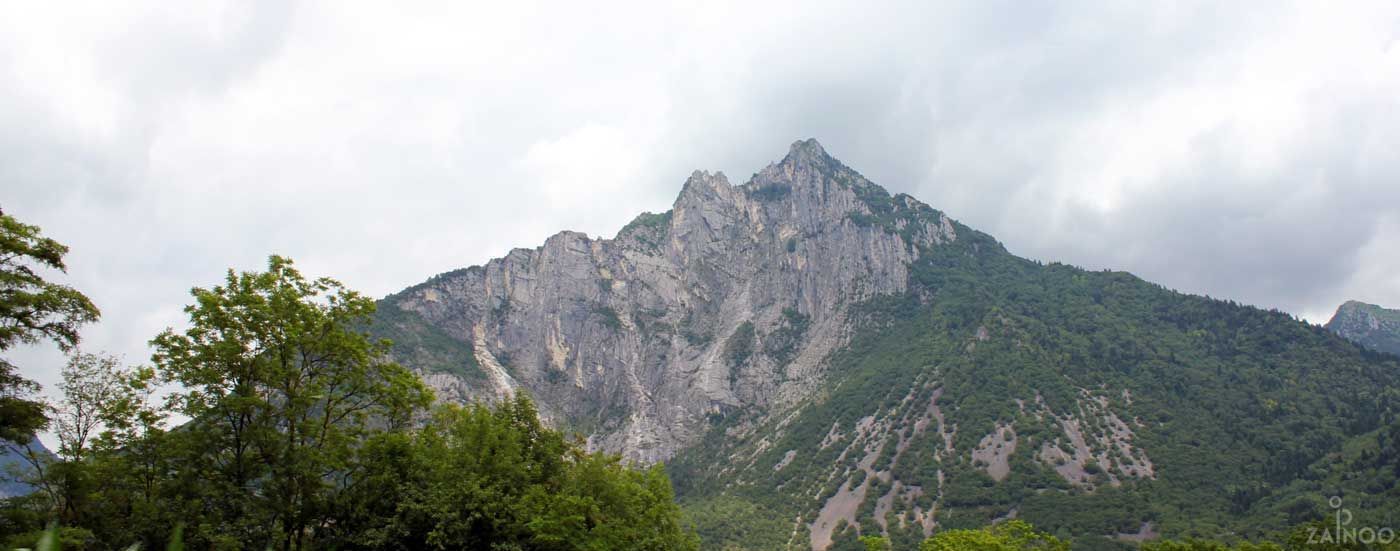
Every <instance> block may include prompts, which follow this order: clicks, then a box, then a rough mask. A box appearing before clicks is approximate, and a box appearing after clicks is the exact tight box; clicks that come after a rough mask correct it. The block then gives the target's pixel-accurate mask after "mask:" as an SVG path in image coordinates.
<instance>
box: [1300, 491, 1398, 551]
mask: <svg viewBox="0 0 1400 551" xmlns="http://www.w3.org/2000/svg"><path fill="white" fill-rule="evenodd" d="M1327 505H1329V506H1331V507H1332V509H1334V512H1333V514H1334V515H1335V517H1336V519H1337V522H1336V525H1334V526H1329V527H1326V528H1318V527H1311V528H1308V544H1309V545H1321V544H1324V543H1361V544H1366V545H1370V544H1373V543H1378V544H1381V545H1386V544H1389V543H1391V542H1394V541H1395V530H1394V529H1392V528H1390V527H1389V526H1383V527H1380V528H1376V527H1374V526H1362V527H1349V526H1350V525H1351V521H1352V520H1353V518H1352V514H1351V511H1350V510H1347V509H1343V508H1342V496H1332V497H1331V498H1329V499H1328V500H1327Z"/></svg>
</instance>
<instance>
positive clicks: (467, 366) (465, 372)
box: [368, 299, 486, 381]
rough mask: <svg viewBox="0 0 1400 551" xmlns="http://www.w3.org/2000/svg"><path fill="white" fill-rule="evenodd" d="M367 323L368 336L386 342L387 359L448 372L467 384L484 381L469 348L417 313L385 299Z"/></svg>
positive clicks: (483, 373)
mask: <svg viewBox="0 0 1400 551" xmlns="http://www.w3.org/2000/svg"><path fill="white" fill-rule="evenodd" d="M371 320H372V321H371V323H370V324H369V326H368V332H369V334H370V336H371V337H373V338H374V339H375V340H387V341H389V342H390V343H391V345H390V347H389V356H390V357H391V358H394V359H395V360H396V361H398V362H399V363H402V364H404V365H412V366H414V367H415V368H418V369H424V370H428V371H436V372H440V373H451V374H453V375H457V376H459V377H462V378H463V379H466V380H468V381H480V380H485V378H486V374H485V372H484V371H482V370H481V364H480V363H478V362H477V359H476V352H475V351H474V350H473V349H472V347H471V345H470V344H469V343H466V342H463V341H461V340H459V339H456V338H453V337H452V336H451V335H448V334H447V332H446V331H443V330H442V328H440V327H438V326H436V325H433V324H431V323H428V322H427V321H426V320H424V319H423V317H422V316H421V315H419V314H418V313H417V312H415V311H413V310H409V309H405V308H402V307H400V306H399V305H398V304H397V303H396V302H394V301H393V300H392V299H385V300H381V301H379V303H378V304H377V305H376V308H375V310H374V314H373V316H372V318H371Z"/></svg>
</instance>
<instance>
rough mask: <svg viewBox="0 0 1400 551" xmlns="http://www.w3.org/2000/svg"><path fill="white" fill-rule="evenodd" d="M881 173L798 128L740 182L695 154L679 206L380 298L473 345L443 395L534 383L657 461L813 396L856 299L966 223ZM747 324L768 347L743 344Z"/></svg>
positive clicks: (605, 443) (549, 402) (889, 289)
mask: <svg viewBox="0 0 1400 551" xmlns="http://www.w3.org/2000/svg"><path fill="white" fill-rule="evenodd" d="M857 184H858V185H857ZM873 189H875V186H874V185H873V184H869V183H868V182H866V181H865V180H864V178H863V177H861V176H860V175H859V174H857V173H855V172H854V171H852V170H850V169H849V168H846V167H845V166H843V165H841V164H840V163H839V162H837V161H835V160H834V159H832V158H831V157H830V156H829V155H827V153H826V151H825V150H824V149H823V148H822V147H821V145H820V144H818V143H817V142H816V141H815V140H810V139H809V140H801V141H798V142H796V143H794V144H793V145H792V147H791V149H790V151H789V152H788V154H787V156H786V157H785V158H784V159H783V160H782V161H779V162H777V163H773V164H770V165H769V166H768V167H767V168H765V169H764V170H762V171H761V172H760V173H759V174H757V175H755V177H754V178H753V179H751V180H750V181H749V182H747V183H746V184H744V185H741V186H734V185H731V184H730V183H729V181H728V179H727V178H726V177H725V175H724V174H723V173H721V172H709V171H704V170H697V171H694V172H693V173H691V174H690V176H689V178H687V179H686V181H685V183H684V185H683V186H682V188H681V191H680V193H679V194H678V196H677V198H676V201H675V203H674V205H673V207H672V209H671V210H670V211H667V212H665V213H661V214H642V215H640V216H638V217H637V218H635V219H634V220H633V221H632V222H630V223H629V224H628V225H627V226H626V227H624V228H623V229H622V230H621V231H619V232H618V235H617V238H616V239H612V240H590V239H588V238H587V237H586V236H584V235H582V234H576V233H570V232H563V233H560V234H557V235H555V236H552V237H551V238H549V239H548V240H546V241H545V243H544V245H543V246H542V247H540V248H537V249H516V250H514V251H512V252H511V254H510V255H507V256H506V257H504V258H499V259H494V260H491V261H489V262H487V263H486V265H485V266H484V267H483V268H482V269H479V270H465V271H457V272H451V273H449V274H447V275H445V276H444V277H440V278H436V279H434V280H432V281H430V282H428V283H426V284H422V285H418V286H415V287H412V288H410V289H408V290H406V291H404V292H402V293H399V294H397V295H394V296H393V297H391V302H392V304H389V305H386V306H385V308H386V309H389V308H394V309H398V310H402V311H408V312H411V313H413V314H415V315H417V316H418V317H421V318H422V319H423V320H424V321H425V323H426V324H427V325H431V326H433V327H437V328H440V329H441V330H442V331H443V332H445V333H446V334H448V335H452V336H453V338H454V339H455V340H456V341H457V342H458V343H459V344H460V345H462V346H465V347H469V348H471V350H472V356H473V357H474V358H475V359H476V360H477V361H476V363H475V364H474V365H473V366H471V367H472V369H471V372H473V373H475V374H476V375H475V376H474V377H475V379H474V380H466V379H464V378H462V377H455V378H454V377H436V378H432V379H431V380H432V381H433V382H434V383H435V384H437V385H438V386H439V391H440V394H442V395H444V396H455V397H456V398H457V399H473V398H482V397H485V398H491V397H494V396H505V395H509V394H511V393H513V392H514V391H516V390H517V389H521V388H523V389H526V390H528V391H529V392H531V393H532V394H534V395H536V396H537V397H539V398H541V400H540V402H541V403H542V406H543V409H544V412H545V414H546V415H548V416H552V417H553V418H555V419H571V420H583V421H579V423H580V424H579V426H578V427H577V428H578V429H579V430H581V431H583V432H585V433H586V434H589V435H591V437H592V438H593V440H592V442H593V444H594V445H595V446H597V447H601V448H605V449H608V450H610V451H615V452H620V453H623V454H625V455H627V456H628V457H630V458H633V459H638V460H643V461H657V460H661V459H665V458H667V457H669V456H670V455H671V454H673V453H674V452H675V451H676V450H677V449H679V448H680V447H682V446H684V445H686V444H688V443H690V442H693V441H694V439H695V438H696V437H697V436H698V435H699V434H701V433H702V432H703V430H704V428H705V427H706V426H707V421H706V419H708V416H710V415H712V414H715V413H718V412H723V411H729V410H735V409H746V408H751V407H774V406H776V407H782V406H783V405H784V404H788V403H792V402H793V401H796V400H799V399H801V398H802V397H804V396H806V395H807V393H808V392H810V389H811V388H812V387H813V386H814V385H818V384H820V381H821V380H822V373H823V367H822V366H823V365H824V361H825V358H826V356H827V354H829V353H830V352H831V351H832V350H834V349H835V348H837V347H839V346H840V345H841V344H842V343H843V342H844V339H845V338H847V334H848V330H847V325H848V320H847V308H849V306H850V305H851V304H854V303H856V302H858V301H860V300H864V299H865V298H868V297H872V296H876V295H881V294H891V293H899V292H902V291H903V290H904V289H905V287H906V285H907V282H908V280H909V267H910V265H911V264H912V263H913V262H914V260H915V258H916V257H917V255H918V254H919V251H921V250H927V249H929V248H932V247H937V246H939V245H940V244H944V243H948V242H951V241H953V240H954V239H956V238H957V235H958V233H957V232H958V230H957V228H956V227H955V224H954V222H952V221H951V220H949V219H948V218H947V217H945V216H942V214H941V213H937V212H936V211H933V210H932V209H928V208H927V207H923V208H922V209H915V208H909V207H908V206H907V205H903V206H902V204H896V203H894V202H892V201H890V200H889V195H888V194H887V193H884V192H883V190H879V192H873V191H872V190H873ZM745 327H749V328H752V331H755V334H754V335H753V339H754V342H753V343H750V344H751V346H757V347H760V350H761V347H765V346H766V347H768V348H769V349H771V350H770V352H769V353H766V354H765V353H755V354H753V355H752V358H747V359H744V360H742V361H740V360H738V359H736V358H737V354H738V353H737V352H735V350H736V349H735V348H734V347H740V348H742V346H741V345H740V344H738V341H733V343H734V344H731V339H732V338H733V337H734V335H735V334H739V335H741V336H742V335H743V334H746V333H747V332H748V331H749V330H748V329H742V328H745ZM736 332H737V333H736ZM412 354H413V351H410V350H404V351H403V353H402V355H403V356H404V358H402V361H404V363H406V364H410V365H412V364H413V363H414V359H413V358H412V357H410V356H411V355H412ZM438 360H440V358H436V359H434V360H433V361H430V362H426V363H428V364H431V365H441V363H442V362H441V361H438ZM623 413H625V414H623Z"/></svg>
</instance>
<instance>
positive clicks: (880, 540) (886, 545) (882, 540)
mask: <svg viewBox="0 0 1400 551" xmlns="http://www.w3.org/2000/svg"><path fill="white" fill-rule="evenodd" d="M860 542H861V543H863V544H865V551H890V539H889V538H887V537H884V536H861V537H860Z"/></svg>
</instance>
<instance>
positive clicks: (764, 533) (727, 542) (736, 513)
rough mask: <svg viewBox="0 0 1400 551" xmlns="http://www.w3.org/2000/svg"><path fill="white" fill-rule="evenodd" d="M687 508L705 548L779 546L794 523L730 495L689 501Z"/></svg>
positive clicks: (691, 522) (689, 520) (771, 547)
mask: <svg viewBox="0 0 1400 551" xmlns="http://www.w3.org/2000/svg"><path fill="white" fill-rule="evenodd" d="M684 510H685V518H686V521H687V522H688V523H689V524H690V525H692V526H694V527H695V530H696V533H697V534H699V536H700V541H702V542H704V545H705V548H706V549H730V548H735V549H778V548H781V547H782V546H783V544H784V543H786V542H787V532H789V531H790V530H792V523H791V522H787V521H785V520H784V519H782V518H778V517H776V516H773V515H771V514H768V513H767V511H765V510H764V509H763V508H761V507H759V506H758V505H755V504H754V503H753V502H751V501H748V500H745V499H740V498H737V497H734V496H731V495H719V496H715V497H713V498H709V499H705V500H702V501H696V502H692V503H686V504H685V505H684Z"/></svg>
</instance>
